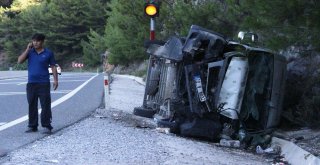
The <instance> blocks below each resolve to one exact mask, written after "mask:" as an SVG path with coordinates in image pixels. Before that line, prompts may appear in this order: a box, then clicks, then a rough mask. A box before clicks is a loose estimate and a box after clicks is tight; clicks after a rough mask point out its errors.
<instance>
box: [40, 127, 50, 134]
mask: <svg viewBox="0 0 320 165" xmlns="http://www.w3.org/2000/svg"><path fill="white" fill-rule="evenodd" d="M51 130H52V128H49V127H44V130H43V132H42V133H43V134H52V131H51Z"/></svg>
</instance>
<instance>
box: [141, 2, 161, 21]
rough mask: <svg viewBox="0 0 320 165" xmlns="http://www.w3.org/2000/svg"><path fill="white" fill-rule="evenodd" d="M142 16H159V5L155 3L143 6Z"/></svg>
mask: <svg viewBox="0 0 320 165" xmlns="http://www.w3.org/2000/svg"><path fill="white" fill-rule="evenodd" d="M144 14H145V15H146V16H149V17H152V18H153V17H158V16H159V4H158V3H156V2H147V3H145V5H144Z"/></svg>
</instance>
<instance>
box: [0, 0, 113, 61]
mask: <svg viewBox="0 0 320 165" xmlns="http://www.w3.org/2000/svg"><path fill="white" fill-rule="evenodd" d="M15 2H16V1H15ZM15 2H14V4H15ZM106 2H107V1H106V0H104V1H102V0H82V1H74V0H55V1H43V2H42V3H41V4H39V5H33V6H29V7H27V8H25V9H23V10H21V12H20V13H19V14H17V15H16V16H15V17H13V18H10V17H4V18H3V19H2V20H1V23H0V38H1V40H0V43H1V45H3V49H4V50H5V52H6V53H7V54H8V56H9V62H10V63H14V62H15V61H16V58H17V55H19V54H20V53H21V51H23V49H24V48H25V46H26V45H27V42H29V41H30V39H31V36H32V35H33V34H34V33H36V32H40V33H44V34H45V35H46V45H47V47H49V48H50V49H52V50H53V51H54V52H55V54H56V59H57V60H58V61H62V59H66V58H74V57H82V55H81V54H82V47H81V41H82V40H84V41H87V40H88V38H87V36H88V35H89V33H90V29H93V30H94V31H97V32H99V33H102V32H103V29H104V25H105V18H106V10H105V8H106V7H105V4H106Z"/></svg>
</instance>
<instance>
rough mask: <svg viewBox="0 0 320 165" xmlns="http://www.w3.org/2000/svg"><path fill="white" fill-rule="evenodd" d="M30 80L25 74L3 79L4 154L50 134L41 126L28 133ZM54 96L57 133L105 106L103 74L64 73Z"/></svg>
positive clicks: (0, 129)
mask: <svg viewBox="0 0 320 165" xmlns="http://www.w3.org/2000/svg"><path fill="white" fill-rule="evenodd" d="M11 76H12V75H11ZM12 77H15V76H12ZM26 82H27V77H26V76H21V75H19V76H17V77H15V78H11V79H0V156H1V155H4V154H5V153H7V152H10V151H12V150H15V149H17V148H20V147H22V146H24V145H26V144H29V143H31V142H33V141H36V140H38V139H40V138H43V137H44V136H46V135H44V134H41V131H42V128H41V127H39V132H36V133H25V132H24V131H25V130H26V129H27V114H28V103H27V98H26ZM51 97H52V102H51V106H52V113H53V114H52V115H53V119H52V126H53V127H54V129H53V132H55V131H58V130H60V129H62V128H64V127H66V126H69V125H71V124H73V123H75V122H77V121H79V120H81V119H83V118H85V117H86V116H88V115H90V114H91V113H92V112H93V111H94V110H95V109H96V108H98V107H99V106H100V105H101V101H102V97H103V76H102V75H97V74H96V73H63V74H62V75H61V76H59V88H58V89H57V90H56V91H51ZM39 109H41V107H40V103H39ZM39 126H40V121H39Z"/></svg>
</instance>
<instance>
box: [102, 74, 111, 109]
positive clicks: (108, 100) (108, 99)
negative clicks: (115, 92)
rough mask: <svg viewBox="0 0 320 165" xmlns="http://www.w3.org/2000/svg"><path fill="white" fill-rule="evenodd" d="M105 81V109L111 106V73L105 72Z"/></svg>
mask: <svg viewBox="0 0 320 165" xmlns="http://www.w3.org/2000/svg"><path fill="white" fill-rule="evenodd" d="M103 83H104V107H105V109H109V108H110V88H109V86H110V84H109V83H110V82H109V73H105V75H104V81H103Z"/></svg>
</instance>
